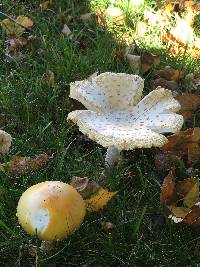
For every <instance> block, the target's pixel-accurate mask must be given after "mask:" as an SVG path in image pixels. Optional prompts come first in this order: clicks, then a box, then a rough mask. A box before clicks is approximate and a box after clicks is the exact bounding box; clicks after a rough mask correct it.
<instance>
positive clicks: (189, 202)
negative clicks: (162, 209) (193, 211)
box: [183, 179, 199, 208]
mask: <svg viewBox="0 0 200 267" xmlns="http://www.w3.org/2000/svg"><path fill="white" fill-rule="evenodd" d="M198 201H199V179H196V183H195V184H194V185H193V187H192V188H191V189H190V190H189V192H188V193H187V195H186V196H185V197H184V199H183V204H184V205H185V206H186V207H188V208H191V207H193V206H194V205H195V204H196V203H197V202H198Z"/></svg>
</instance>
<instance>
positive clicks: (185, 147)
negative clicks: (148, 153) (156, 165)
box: [161, 128, 200, 163]
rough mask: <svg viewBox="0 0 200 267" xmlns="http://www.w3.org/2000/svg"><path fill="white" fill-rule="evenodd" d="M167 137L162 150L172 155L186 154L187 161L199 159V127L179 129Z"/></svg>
mask: <svg viewBox="0 0 200 267" xmlns="http://www.w3.org/2000/svg"><path fill="white" fill-rule="evenodd" d="M167 138H168V141H169V142H168V143H166V144H165V145H164V146H163V147H161V150H162V151H163V152H171V153H173V154H174V155H180V156H181V155H182V156H186V155H187V156H188V162H189V163H191V162H195V161H198V160H199V154H200V128H191V129H187V130H186V131H180V132H177V133H175V134H173V135H170V136H168V137H167ZM177 153H178V154H177Z"/></svg>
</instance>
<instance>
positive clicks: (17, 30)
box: [1, 16, 33, 35]
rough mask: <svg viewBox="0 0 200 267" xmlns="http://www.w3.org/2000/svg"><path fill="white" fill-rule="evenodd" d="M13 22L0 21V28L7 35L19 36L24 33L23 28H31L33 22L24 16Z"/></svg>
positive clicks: (8, 20)
mask: <svg viewBox="0 0 200 267" xmlns="http://www.w3.org/2000/svg"><path fill="white" fill-rule="evenodd" d="M15 21H16V22H15ZM15 21H12V20H10V19H4V20H2V21H1V27H2V28H3V30H4V31H5V32H6V33H7V34H8V35H19V34H21V33H23V32H24V31H25V29H24V28H23V27H25V28H30V27H32V26H33V21H32V20H31V19H29V18H28V17H25V16H19V17H17V19H16V20H15ZM19 24H20V25H22V26H23V27H21V26H20V25H19Z"/></svg>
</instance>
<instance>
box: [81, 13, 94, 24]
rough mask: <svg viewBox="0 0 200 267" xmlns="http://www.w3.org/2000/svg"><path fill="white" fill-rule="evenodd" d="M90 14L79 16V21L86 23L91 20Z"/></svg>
mask: <svg viewBox="0 0 200 267" xmlns="http://www.w3.org/2000/svg"><path fill="white" fill-rule="evenodd" d="M92 15H93V14H92V13H85V14H82V15H80V20H82V21H83V22H88V21H89V20H90V19H91V18H92Z"/></svg>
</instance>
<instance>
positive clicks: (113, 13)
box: [104, 7, 125, 25]
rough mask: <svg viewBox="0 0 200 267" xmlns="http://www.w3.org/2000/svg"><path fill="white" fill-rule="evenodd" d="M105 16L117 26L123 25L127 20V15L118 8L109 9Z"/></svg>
mask: <svg viewBox="0 0 200 267" xmlns="http://www.w3.org/2000/svg"><path fill="white" fill-rule="evenodd" d="M104 15H105V16H106V17H107V18H109V19H111V20H112V21H113V22H114V23H115V24H117V25H121V24H123V23H124V20H125V13H124V12H123V10H121V9H120V8H118V7H108V8H107V9H106V10H105V12H104Z"/></svg>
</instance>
